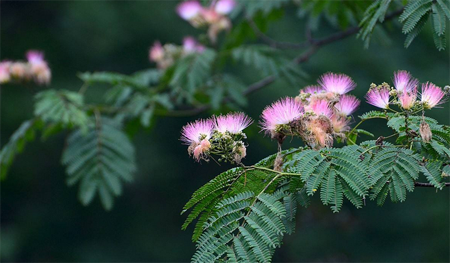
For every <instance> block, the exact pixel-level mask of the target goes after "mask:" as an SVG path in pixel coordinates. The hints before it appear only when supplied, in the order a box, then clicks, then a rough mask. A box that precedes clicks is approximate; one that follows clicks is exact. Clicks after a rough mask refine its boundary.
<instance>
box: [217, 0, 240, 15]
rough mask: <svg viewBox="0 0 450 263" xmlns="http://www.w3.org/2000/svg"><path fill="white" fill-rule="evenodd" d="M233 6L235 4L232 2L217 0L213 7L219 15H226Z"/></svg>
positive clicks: (232, 0) (231, 0)
mask: <svg viewBox="0 0 450 263" xmlns="http://www.w3.org/2000/svg"><path fill="white" fill-rule="evenodd" d="M235 6H236V2H235V1H234V0H219V1H217V3H216V4H215V5H214V10H215V11H216V12H217V13H219V14H222V15H228V14H229V13H231V11H233V9H234V7H235Z"/></svg>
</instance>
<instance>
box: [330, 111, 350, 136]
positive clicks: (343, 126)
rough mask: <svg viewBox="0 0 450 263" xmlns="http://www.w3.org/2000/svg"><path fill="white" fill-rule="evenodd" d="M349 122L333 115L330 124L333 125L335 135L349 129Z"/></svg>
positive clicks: (344, 118)
mask: <svg viewBox="0 0 450 263" xmlns="http://www.w3.org/2000/svg"><path fill="white" fill-rule="evenodd" d="M349 123H350V120H349V119H348V118H346V117H343V116H339V115H336V114H334V115H333V116H331V124H332V125H333V131H334V132H337V133H341V132H345V131H348V130H349V129H350V126H349Z"/></svg>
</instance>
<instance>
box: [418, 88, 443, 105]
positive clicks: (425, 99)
mask: <svg viewBox="0 0 450 263" xmlns="http://www.w3.org/2000/svg"><path fill="white" fill-rule="evenodd" d="M444 96H445V93H444V92H443V91H442V89H441V88H440V87H438V86H436V85H434V84H433V83H431V82H427V83H423V84H422V95H421V102H422V104H423V105H424V107H425V108H426V109H431V108H433V107H435V106H436V105H439V104H442V103H444V102H445V100H444V99H443V98H444Z"/></svg>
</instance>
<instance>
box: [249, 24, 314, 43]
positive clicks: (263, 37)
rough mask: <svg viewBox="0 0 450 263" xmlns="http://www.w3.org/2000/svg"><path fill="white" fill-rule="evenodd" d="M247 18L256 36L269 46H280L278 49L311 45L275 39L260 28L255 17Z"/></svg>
mask: <svg viewBox="0 0 450 263" xmlns="http://www.w3.org/2000/svg"><path fill="white" fill-rule="evenodd" d="M247 20H248V23H249V25H250V27H251V28H252V29H253V31H254V32H255V34H256V36H258V37H259V38H260V39H261V40H263V41H264V42H266V43H267V44H268V45H269V46H271V47H273V48H278V49H297V48H305V47H307V46H308V45H309V43H308V42H302V43H293V42H284V41H278V40H274V39H272V38H271V37H269V36H267V35H266V34H264V32H262V31H261V30H260V29H259V28H258V26H257V25H256V23H255V21H253V19H251V18H248V19H247Z"/></svg>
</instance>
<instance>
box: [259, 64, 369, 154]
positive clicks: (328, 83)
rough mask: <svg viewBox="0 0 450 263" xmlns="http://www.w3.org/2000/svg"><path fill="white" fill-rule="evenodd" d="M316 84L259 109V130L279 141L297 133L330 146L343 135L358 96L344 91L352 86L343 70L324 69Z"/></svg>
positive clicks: (318, 144)
mask: <svg viewBox="0 0 450 263" xmlns="http://www.w3.org/2000/svg"><path fill="white" fill-rule="evenodd" d="M318 83H319V85H313V86H307V87H305V88H304V89H302V90H300V95H299V96H297V97H296V98H289V97H288V98H285V99H282V100H279V101H277V102H275V103H273V104H272V105H270V106H268V107H266V109H264V111H263V113H262V116H261V117H262V122H261V127H262V130H264V131H266V133H269V134H270V135H271V136H272V138H276V139H277V140H278V141H279V142H280V143H281V142H282V141H283V140H284V137H285V136H286V135H298V136H300V137H302V138H303V140H304V141H305V142H306V143H308V144H309V145H310V146H311V147H314V148H322V147H328V146H331V145H332V143H333V137H336V136H339V137H342V138H344V137H345V136H344V134H343V132H345V131H347V130H348V124H349V122H350V119H349V117H348V116H349V115H351V114H352V113H353V112H354V111H355V110H356V109H357V107H358V106H359V103H360V102H359V100H358V99H356V97H354V96H351V95H346V94H345V93H347V92H349V91H350V90H352V89H354V88H355V86H356V85H355V83H354V82H353V80H352V79H351V78H350V77H348V76H347V75H344V74H335V73H327V74H324V75H323V76H321V77H320V79H319V80H318Z"/></svg>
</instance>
